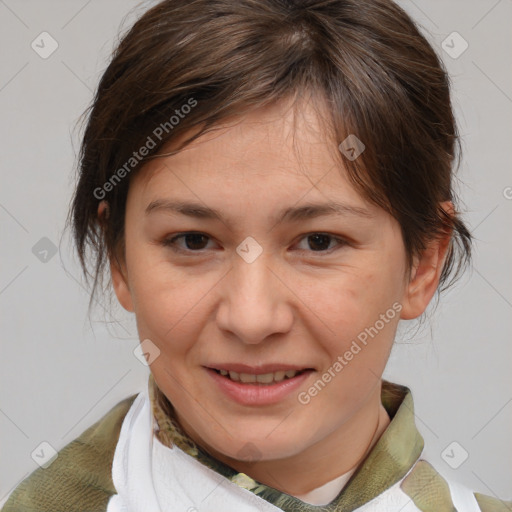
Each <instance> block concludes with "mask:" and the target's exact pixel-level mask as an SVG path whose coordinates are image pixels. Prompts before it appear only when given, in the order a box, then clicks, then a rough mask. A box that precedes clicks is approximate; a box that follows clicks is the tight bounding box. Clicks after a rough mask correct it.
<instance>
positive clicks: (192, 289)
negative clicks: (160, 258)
mask: <svg viewBox="0 0 512 512" xmlns="http://www.w3.org/2000/svg"><path fill="white" fill-rule="evenodd" d="M131 272H132V273H131V276H132V279H131V287H132V296H134V308H135V315H136V319H137V326H138V330H139V336H140V337H141V339H146V338H149V339H150V340H152V341H153V342H154V343H155V344H156V345H157V346H158V347H159V348H160V350H162V351H165V352H172V353H174V354H176V353H178V352H185V351H186V350H187V349H188V348H189V347H188V345H190V344H191V341H190V340H193V339H195V338H196V336H195V335H196V334H197V332H198V330H199V329H200V328H201V320H200V316H201V308H202V302H201V300H202V299H204V295H205V293H206V292H207V290H208V289H209V288H211V287H209V286H207V285H206V284H205V282H204V281H202V280H200V279H193V278H190V277H186V276H184V275H183V274H182V273H180V272H171V271H170V269H169V264H167V265H147V266H146V265H144V266H143V265H140V266H138V267H137V266H134V268H132V269H131ZM203 304H204V302H203ZM203 314H204V312H203ZM203 321H204V319H203Z"/></svg>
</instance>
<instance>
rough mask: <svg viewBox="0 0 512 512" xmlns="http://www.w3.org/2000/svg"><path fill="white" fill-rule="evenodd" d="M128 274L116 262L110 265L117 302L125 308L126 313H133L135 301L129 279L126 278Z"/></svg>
mask: <svg viewBox="0 0 512 512" xmlns="http://www.w3.org/2000/svg"><path fill="white" fill-rule="evenodd" d="M125 274H126V272H123V271H122V270H121V269H120V266H119V264H118V263H116V262H112V261H111V263H110V275H111V276H112V286H113V287H114V291H115V293H116V296H117V300H118V301H119V303H120V304H121V306H123V308H124V309H126V311H130V312H131V313H133V311H134V308H133V301H132V294H131V292H130V287H129V285H128V279H127V277H126V276H125Z"/></svg>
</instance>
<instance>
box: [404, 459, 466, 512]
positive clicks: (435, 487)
mask: <svg viewBox="0 0 512 512" xmlns="http://www.w3.org/2000/svg"><path fill="white" fill-rule="evenodd" d="M400 488H401V489H402V491H404V492H405V494H407V495H408V496H409V497H410V498H411V499H412V501H413V502H414V504H415V505H416V506H417V507H418V508H419V509H420V510H421V511H422V512H456V509H455V507H454V506H453V503H452V500H451V495H450V488H449V487H448V483H447V482H446V481H445V480H444V478H443V477H442V476H441V475H440V474H439V473H438V472H437V471H436V470H435V469H434V468H433V467H432V466H431V465H430V464H429V463H428V462H427V461H425V460H420V461H419V462H418V463H417V464H416V466H414V468H413V470H412V471H411V472H410V473H409V474H408V475H407V476H406V477H405V478H404V481H403V482H402V483H401V484H400Z"/></svg>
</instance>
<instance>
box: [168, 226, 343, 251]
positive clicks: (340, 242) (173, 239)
mask: <svg viewBox="0 0 512 512" xmlns="http://www.w3.org/2000/svg"><path fill="white" fill-rule="evenodd" d="M187 235H203V236H205V237H206V238H208V239H209V240H211V237H209V236H208V235H206V234H205V233H201V232H199V231H187V232H185V233H178V234H177V235H175V236H173V237H171V238H166V239H164V240H162V242H161V244H162V245H163V246H164V247H169V248H170V249H171V250H173V251H174V252H176V253H181V254H191V253H199V254H200V253H202V252H204V251H205V249H200V250H198V251H194V250H191V249H182V248H179V247H178V246H177V245H176V241H177V240H178V239H180V238H183V239H184V238H185V237H186V236H187ZM314 235H322V236H326V237H329V238H330V239H331V240H332V241H335V242H337V243H338V247H337V248H336V247H334V248H331V249H329V250H326V251H306V252H311V253H316V254H319V255H321V254H322V253H323V254H331V253H332V252H334V251H336V250H338V249H340V248H342V247H344V246H347V245H349V243H348V242H347V240H344V239H343V238H339V237H336V236H334V235H331V234H330V233H323V232H312V233H307V234H305V235H303V236H302V238H301V239H300V241H302V240H303V239H305V238H308V237H310V236H314ZM302 250H303V251H304V249H302ZM321 257H322V256H321Z"/></svg>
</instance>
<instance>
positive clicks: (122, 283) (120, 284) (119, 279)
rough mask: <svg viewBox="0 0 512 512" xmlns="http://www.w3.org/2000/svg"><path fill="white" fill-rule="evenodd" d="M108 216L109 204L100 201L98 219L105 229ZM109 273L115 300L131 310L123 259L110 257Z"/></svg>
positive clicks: (131, 305)
mask: <svg viewBox="0 0 512 512" xmlns="http://www.w3.org/2000/svg"><path fill="white" fill-rule="evenodd" d="M108 217H109V205H108V203H107V202H106V201H101V202H100V204H99V206H98V220H99V223H100V225H101V226H102V227H103V229H105V226H106V220H107V219H108ZM110 275H111V277H112V286H113V287H114V291H115V293H116V296H117V300H118V301H119V303H120V304H121V306H123V308H124V309H126V311H130V312H133V311H134V308H133V301H132V295H131V292H130V286H129V283H128V277H127V276H128V274H127V271H126V265H125V263H124V260H123V261H122V262H121V261H119V260H118V258H114V257H110Z"/></svg>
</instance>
